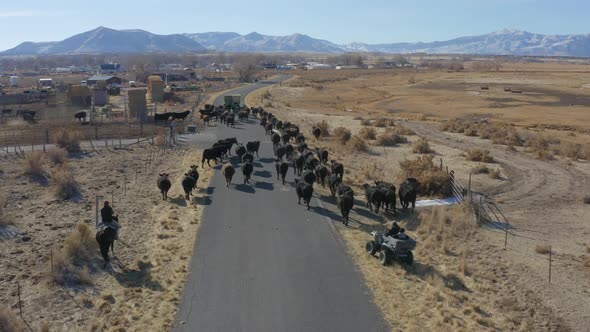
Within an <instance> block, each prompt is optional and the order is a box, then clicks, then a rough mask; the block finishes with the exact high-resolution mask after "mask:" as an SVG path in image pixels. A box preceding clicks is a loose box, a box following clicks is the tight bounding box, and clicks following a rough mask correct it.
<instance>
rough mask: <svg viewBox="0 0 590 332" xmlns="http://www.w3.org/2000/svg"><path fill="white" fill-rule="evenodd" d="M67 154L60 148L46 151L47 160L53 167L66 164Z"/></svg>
mask: <svg viewBox="0 0 590 332" xmlns="http://www.w3.org/2000/svg"><path fill="white" fill-rule="evenodd" d="M67 155H68V154H67V152H66V150H64V149H61V148H53V149H50V150H49V151H47V158H48V159H49V161H51V162H52V163H53V164H55V165H61V164H63V163H64V162H66V160H67V159H68V158H67Z"/></svg>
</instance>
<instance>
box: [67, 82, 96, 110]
mask: <svg viewBox="0 0 590 332" xmlns="http://www.w3.org/2000/svg"><path fill="white" fill-rule="evenodd" d="M68 100H69V101H70V103H71V104H72V105H78V106H89V105H90V104H91V103H92V94H91V92H90V89H89V88H88V87H87V86H84V85H71V86H70V87H68Z"/></svg>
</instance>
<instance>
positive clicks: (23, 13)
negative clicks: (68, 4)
mask: <svg viewBox="0 0 590 332" xmlns="http://www.w3.org/2000/svg"><path fill="white" fill-rule="evenodd" d="M62 14H64V12H62V11H39V10H12V11H1V10H0V17H38V16H57V15H62Z"/></svg>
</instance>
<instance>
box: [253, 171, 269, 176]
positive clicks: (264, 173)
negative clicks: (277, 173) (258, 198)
mask: <svg viewBox="0 0 590 332" xmlns="http://www.w3.org/2000/svg"><path fill="white" fill-rule="evenodd" d="M253 175H254V176H258V177H261V178H270V177H272V173H270V172H269V171H256V172H254V174H253Z"/></svg>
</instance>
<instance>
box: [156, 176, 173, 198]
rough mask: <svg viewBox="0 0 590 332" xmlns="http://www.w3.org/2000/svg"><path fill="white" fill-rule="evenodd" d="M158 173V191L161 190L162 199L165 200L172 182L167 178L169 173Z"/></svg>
mask: <svg viewBox="0 0 590 332" xmlns="http://www.w3.org/2000/svg"><path fill="white" fill-rule="evenodd" d="M159 175H160V177H159V178H158V189H160V192H162V199H163V200H167V199H168V190H170V187H172V183H170V179H168V175H169V174H167V173H162V174H159Z"/></svg>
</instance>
